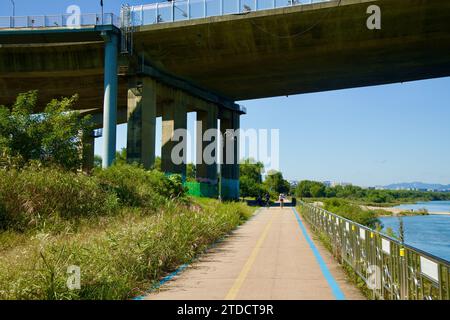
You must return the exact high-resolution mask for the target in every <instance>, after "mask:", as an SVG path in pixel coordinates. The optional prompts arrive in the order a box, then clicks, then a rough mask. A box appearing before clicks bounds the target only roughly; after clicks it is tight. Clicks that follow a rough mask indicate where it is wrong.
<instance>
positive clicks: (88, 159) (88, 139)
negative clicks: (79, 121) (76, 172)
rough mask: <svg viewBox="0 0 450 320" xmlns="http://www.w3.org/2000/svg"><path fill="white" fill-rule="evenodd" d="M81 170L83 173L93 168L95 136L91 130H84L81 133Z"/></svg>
mask: <svg viewBox="0 0 450 320" xmlns="http://www.w3.org/2000/svg"><path fill="white" fill-rule="evenodd" d="M81 143H82V146H81V147H82V154H81V160H82V170H83V172H85V173H90V172H91V171H92V169H94V156H95V154H94V153H95V138H94V136H93V134H92V130H89V131H88V132H84V133H83V134H82V140H81Z"/></svg>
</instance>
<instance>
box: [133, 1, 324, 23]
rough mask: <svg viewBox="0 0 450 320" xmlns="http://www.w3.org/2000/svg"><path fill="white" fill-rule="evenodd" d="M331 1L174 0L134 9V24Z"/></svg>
mask: <svg viewBox="0 0 450 320" xmlns="http://www.w3.org/2000/svg"><path fill="white" fill-rule="evenodd" d="M329 1H331V0H174V1H170V2H167V1H166V2H158V3H152V4H146V5H140V6H132V7H131V11H132V13H133V19H132V20H133V25H134V26H142V25H149V24H156V23H166V22H175V21H183V20H191V19H199V18H206V17H213V16H223V15H229V14H239V13H248V12H252V11H260V10H267V9H276V8H285V7H290V6H298V5H305V4H313V3H321V2H329Z"/></svg>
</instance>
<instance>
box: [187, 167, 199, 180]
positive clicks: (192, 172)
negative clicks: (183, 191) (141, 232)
mask: <svg viewBox="0 0 450 320" xmlns="http://www.w3.org/2000/svg"><path fill="white" fill-rule="evenodd" d="M196 177H197V167H196V166H195V164H193V163H188V164H187V165H186V179H187V180H190V181H195V178H196Z"/></svg>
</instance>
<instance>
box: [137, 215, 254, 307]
mask: <svg viewBox="0 0 450 320" xmlns="http://www.w3.org/2000/svg"><path fill="white" fill-rule="evenodd" d="M261 212H262V208H259V209H258V210H256V212H255V214H254V215H253V216H252V217H251V218H250V219H248V221H250V220H252V219H254V218H255V217H256V216H257V215H258V214H260V213H261ZM222 241H223V239H219V240H217V241H216V242H214V243H213V244H212V245H211V246H210V247H209V248H208V249H207V250H210V249H212V248H214V247H215V246H217V245H218V244H219V243H220V242H222ZM207 250H206V251H207ZM188 266H189V263H185V264H183V265H182V266H180V267H179V268H178V269H177V270H175V271H174V272H172V273H171V274H169V275H168V276H166V277H164V278H162V279H161V280H160V281H159V283H158V284H157V285H156V286H154V287H153V288H151V289H150V290H148V291H146V293H145V294H143V295H141V296H138V297H135V298H133V299H132V300H144V299H145V298H146V297H147V296H148V295H149V294H150V293H152V292H153V291H154V290H156V289H159V288H160V287H161V286H163V285H164V284H165V283H166V282H168V281H170V280H172V279H173V278H174V277H175V276H176V275H178V274H179V273H181V272H183V271H184V269H186V268H187V267H188Z"/></svg>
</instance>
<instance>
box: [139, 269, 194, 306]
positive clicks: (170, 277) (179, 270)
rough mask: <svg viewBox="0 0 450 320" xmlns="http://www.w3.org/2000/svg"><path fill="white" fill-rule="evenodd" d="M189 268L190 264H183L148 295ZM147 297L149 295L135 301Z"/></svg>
mask: <svg viewBox="0 0 450 320" xmlns="http://www.w3.org/2000/svg"><path fill="white" fill-rule="evenodd" d="M187 267H188V264H183V265H182V266H181V267H179V268H178V269H177V270H175V271H174V272H172V273H171V274H169V275H168V276H166V277H164V278H162V279H161V281H160V282H159V283H158V285H157V286H155V287H154V288H152V289H151V290H149V291H148V292H147V293H150V292H151V291H153V290H155V289H158V288H159V287H161V286H162V285H163V284H165V283H166V282H167V281H170V280H172V279H173V278H174V277H175V276H176V275H177V274H179V273H180V272H182V271H183V270H184V269H186V268H187ZM145 297H147V295H142V296H139V297H136V298H134V299H133V300H144V298H145Z"/></svg>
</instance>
